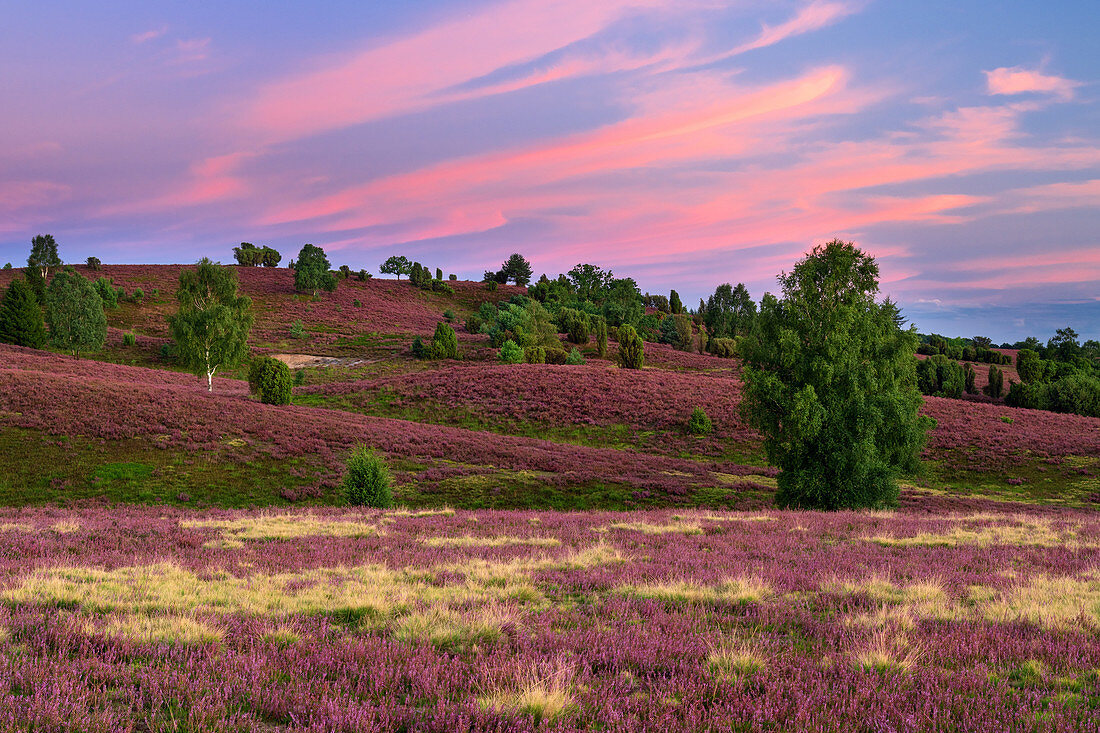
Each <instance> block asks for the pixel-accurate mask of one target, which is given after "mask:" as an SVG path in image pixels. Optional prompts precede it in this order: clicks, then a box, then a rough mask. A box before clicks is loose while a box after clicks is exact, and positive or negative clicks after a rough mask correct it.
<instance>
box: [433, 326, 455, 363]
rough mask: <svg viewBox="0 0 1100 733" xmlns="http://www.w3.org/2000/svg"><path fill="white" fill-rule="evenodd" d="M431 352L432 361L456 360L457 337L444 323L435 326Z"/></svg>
mask: <svg viewBox="0 0 1100 733" xmlns="http://www.w3.org/2000/svg"><path fill="white" fill-rule="evenodd" d="M431 350H432V358H433V359H457V358H458V336H457V335H456V334H455V330H454V329H453V328H451V327H450V326H449V325H447V324H446V323H438V324H436V327H435V335H433V336H432V349H431Z"/></svg>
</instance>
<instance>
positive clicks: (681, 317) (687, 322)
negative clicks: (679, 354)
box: [659, 313, 692, 351]
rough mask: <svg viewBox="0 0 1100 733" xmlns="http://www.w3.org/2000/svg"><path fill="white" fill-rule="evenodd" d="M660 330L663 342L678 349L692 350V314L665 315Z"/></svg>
mask: <svg viewBox="0 0 1100 733" xmlns="http://www.w3.org/2000/svg"><path fill="white" fill-rule="evenodd" d="M659 330H660V332H661V335H660V339H659V340H660V342H661V343H663V344H670V345H671V346H672V348H674V349H676V350H678V351H690V350H691V337H692V323H691V316H689V315H686V314H684V313H677V314H675V315H671V316H665V318H664V319H663V320H662V321H661V325H660V328H659Z"/></svg>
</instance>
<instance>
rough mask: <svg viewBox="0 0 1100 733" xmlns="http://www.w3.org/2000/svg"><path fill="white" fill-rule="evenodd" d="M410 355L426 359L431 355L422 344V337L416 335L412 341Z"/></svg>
mask: <svg viewBox="0 0 1100 733" xmlns="http://www.w3.org/2000/svg"><path fill="white" fill-rule="evenodd" d="M411 350H412V355H413V356H414V357H416V358H417V359H427V358H428V357H429V356H431V353H430V351H429V350H428V347H427V346H425V345H424V339H422V338H420V337H419V336H417V337H416V338H414V339H413V342H412V349H411Z"/></svg>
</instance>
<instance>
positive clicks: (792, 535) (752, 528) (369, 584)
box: [0, 507, 1100, 731]
mask: <svg viewBox="0 0 1100 733" xmlns="http://www.w3.org/2000/svg"><path fill="white" fill-rule="evenodd" d="M0 521H2V523H0V543H2V544H0V547H2V548H3V550H2V552H0V578H2V580H0V594H2V596H3V610H2V612H0V629H2V640H0V649H2V650H3V654H0V660H2V664H3V678H4V680H5V685H4V688H3V690H2V691H0V721H2V722H0V725H3V727H4V728H5V729H9V730H36V731H38V730H73V729H79V730H84V731H128V730H142V731H162V730H163V731H169V730H204V731H206V730H208V731H219V730H225V731H243V730H250V731H252V730H254V731H275V730H315V731H345V730H347V731H351V730H355V731H362V730H434V731H464V730H477V731H482V730H485V731H528V730H575V729H593V730H622V731H629V730H637V731H642V730H667V731H697V730H744V731H751V730H798V731H815V730H826V731H850V730H892V731H917V730H943V731H955V730H960V731H961V730H966V731H990V730H1004V731H1009V730H1020V731H1023V730H1027V731H1078V730H1096V729H1097V726H1098V723H1097V721H1098V720H1100V636H1098V632H1100V574H1098V567H1100V565H1098V560H1100V520H1098V519H1097V518H1096V517H1095V516H1094V515H1093V514H1091V513H1088V512H1082V511H1072V510H1049V511H1045V512H1037V511H1027V512H1019V513H985V514H936V515H922V516H913V515H909V514H904V513H862V514H853V513H840V514H815V513H788V512H775V511H760V512H751V513H750V512H742V513H729V512H712V511H689V512H675V511H667V510H666V511H656V512H631V513H604V512H589V513H556V512H530V511H521V512H499V511H478V512H470V511H461V510H459V511H453V510H447V509H442V510H436V511H423V512H410V511H402V510H398V511H388V512H380V511H365V512H364V511H349V510H345V509H333V510H327V511H319V510H317V511H311V512H308V513H301V512H297V513H293V514H288V513H285V512H275V511H266V512H265V511H249V512H240V511H238V512H194V511H188V510H179V509H172V508H164V507H159V508H140V507H113V508H86V509H81V510H60V509H56V508H40V509H24V510H8V511H5V512H3V514H2V517H0Z"/></svg>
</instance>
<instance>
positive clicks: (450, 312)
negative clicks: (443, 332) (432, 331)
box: [443, 308, 455, 323]
mask: <svg viewBox="0 0 1100 733" xmlns="http://www.w3.org/2000/svg"><path fill="white" fill-rule="evenodd" d="M443 317H444V318H445V319H446V320H447V322H448V323H449V322H451V321H453V320H454V319H455V312H454V311H453V310H451V309H450V308H448V309H447V310H445V311H443Z"/></svg>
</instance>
